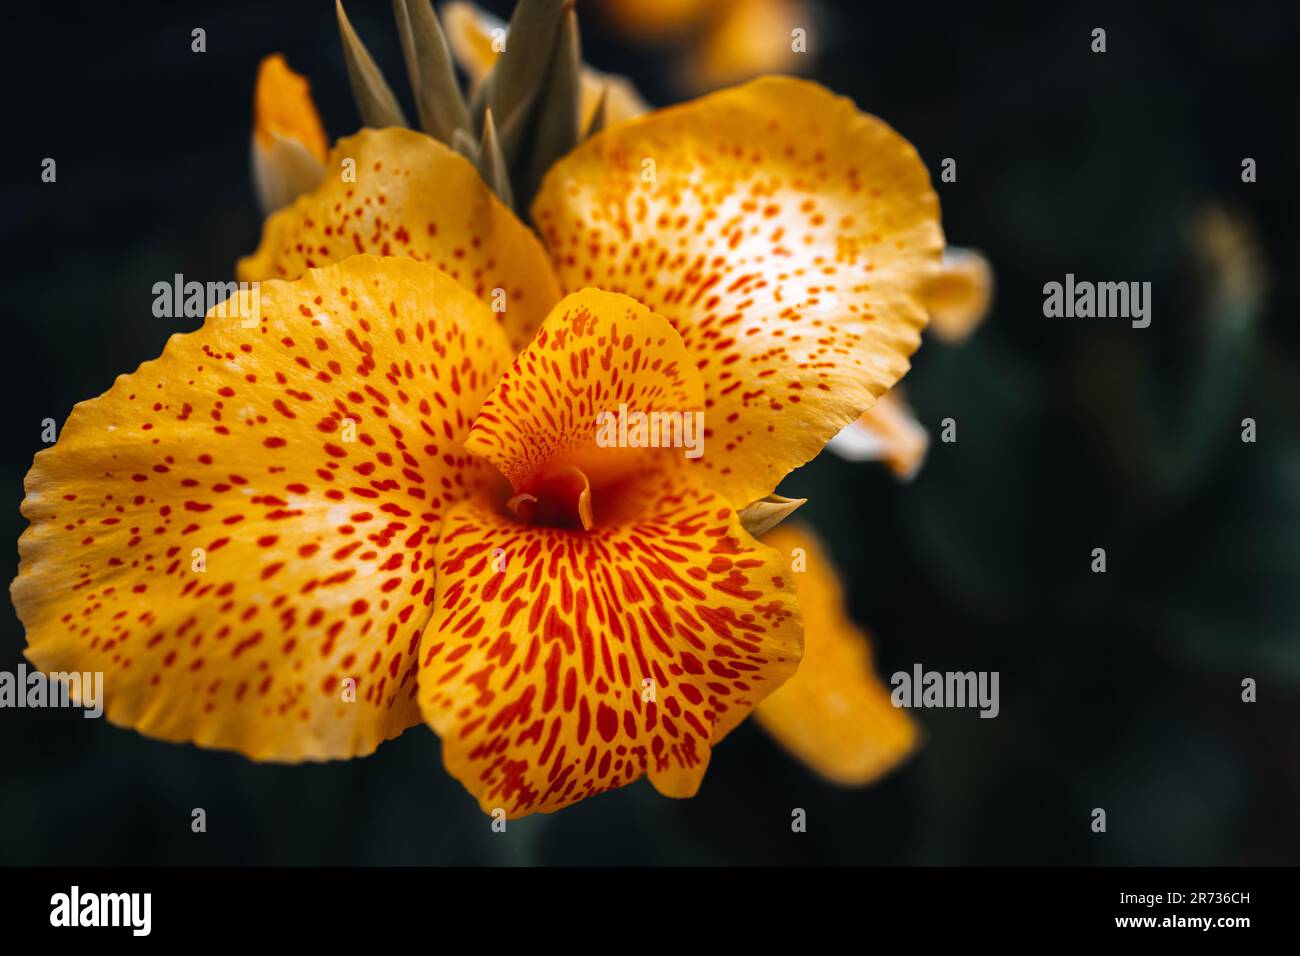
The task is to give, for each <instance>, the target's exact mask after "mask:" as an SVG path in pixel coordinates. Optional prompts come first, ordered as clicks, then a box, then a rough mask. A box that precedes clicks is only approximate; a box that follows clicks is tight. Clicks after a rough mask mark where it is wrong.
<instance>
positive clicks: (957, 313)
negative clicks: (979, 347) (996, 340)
mask: <svg viewBox="0 0 1300 956" xmlns="http://www.w3.org/2000/svg"><path fill="white" fill-rule="evenodd" d="M992 299H993V267H992V266H990V265H989V261H988V260H987V259H985V258H984V256H982V255H981V254H980V253H978V252H976V251H975V250H974V249H960V248H957V247H955V246H950V247H949V248H948V249H947V250H946V251H945V252H944V256H943V262H942V264H941V265H940V267H939V272H938V273H937V274H936V275H935V276H934V277H933V278H932V279H931V280H930V283H929V285H928V286H927V287H926V290H925V307H926V309H927V310H928V311H929V313H930V329H931V331H932V332H934V334H935V335H936V336H938V337H939V338H940V339H942V340H943V341H945V342H960V341H962V340H963V339H965V338H966V337H967V336H969V335H970V334H971V333H972V332H974V331H975V329H976V328H977V327H978V326H979V325H980V323H981V322H983V321H984V317H985V316H986V315H988V311H989V303H990V302H991V301H992Z"/></svg>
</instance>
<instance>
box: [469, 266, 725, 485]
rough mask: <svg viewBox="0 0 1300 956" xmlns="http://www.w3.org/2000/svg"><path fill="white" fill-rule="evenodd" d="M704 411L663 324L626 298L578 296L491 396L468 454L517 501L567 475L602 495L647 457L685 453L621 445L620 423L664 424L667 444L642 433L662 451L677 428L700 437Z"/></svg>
mask: <svg viewBox="0 0 1300 956" xmlns="http://www.w3.org/2000/svg"><path fill="white" fill-rule="evenodd" d="M703 405H704V387H703V385H702V384H701V383H700V375H699V372H697V371H696V370H695V366H694V365H693V364H692V363H691V361H690V358H689V357H688V356H687V354H686V350H685V348H683V346H682V340H681V337H680V336H679V335H678V334H677V332H676V331H674V329H673V327H672V325H670V324H669V322H668V320H667V319H665V318H663V316H659V315H655V314H654V313H653V312H651V311H650V310H649V309H647V308H646V307H645V306H643V305H641V304H640V303H639V302H637V301H636V300H635V299H631V298H628V297H627V296H625V295H617V294H615V293H612V292H601V291H600V290H599V289H584V290H583V291H581V292H576V293H574V294H573V295H570V296H566V297H565V298H564V299H563V300H562V301H561V302H560V303H559V305H557V306H556V307H555V308H554V309H552V310H551V314H550V315H549V316H547V318H546V321H545V322H544V323H543V324H542V327H541V328H540V329H539V330H538V331H537V336H536V337H535V338H534V339H533V341H532V343H531V344H529V346H528V347H527V348H526V349H524V350H523V352H522V353H520V355H519V357H518V358H516V359H515V361H514V364H513V365H512V366H511V367H510V368H509V369H508V370H507V371H506V373H505V375H503V376H502V377H501V380H500V381H499V382H497V384H496V386H495V387H494V388H493V389H492V391H491V392H490V393H489V394H488V398H487V401H486V402H484V403H483V409H482V411H480V412H479V415H478V418H477V419H476V420H475V421H474V427H473V428H472V429H470V433H469V437H468V438H467V439H466V441H465V447H466V448H467V449H469V450H470V451H472V452H474V453H475V454H478V455H481V456H483V457H484V458H486V459H487V460H488V461H490V462H492V463H493V464H494V465H496V466H497V468H499V469H500V470H501V473H502V474H503V475H505V476H506V478H508V479H509V480H510V483H511V485H512V486H513V487H514V490H515V493H516V494H517V495H519V494H535V493H536V492H537V490H538V487H539V485H541V484H543V483H545V482H546V481H548V480H549V479H550V478H552V477H553V476H555V475H556V474H557V473H559V472H563V471H565V470H566V469H577V470H578V471H580V472H581V473H582V474H584V475H585V476H586V477H587V479H589V480H590V483H591V485H592V486H594V487H597V488H598V487H600V486H602V485H606V484H609V483H610V482H611V481H613V480H615V479H617V478H619V477H622V476H624V475H627V474H629V473H630V472H632V471H633V470H636V469H638V468H644V467H645V465H646V459H647V458H648V457H651V456H658V457H660V458H663V457H665V456H671V457H673V458H681V457H683V454H684V452H685V450H686V449H685V448H672V447H653V446H650V445H648V444H644V443H642V442H640V441H635V444H636V445H638V446H639V447H626V446H625V445H622V446H621V442H620V441H619V439H620V438H621V435H620V434H618V423H619V421H620V419H621V420H622V421H624V422H627V421H628V420H629V419H631V418H633V417H634V416H635V415H636V414H638V413H639V414H642V415H645V416H646V418H647V419H648V420H650V421H654V422H657V423H658V424H667V425H668V426H669V428H668V434H667V435H666V436H664V435H661V431H660V429H659V428H658V427H656V428H654V429H647V430H646V435H645V436H644V437H646V438H653V440H654V441H655V444H656V446H658V445H661V444H665V443H666V440H667V439H671V438H673V437H674V433H673V431H672V427H671V426H672V425H673V423H674V421H675V423H676V426H677V431H676V433H675V435H676V436H679V437H681V438H682V439H683V440H684V439H685V438H686V437H688V434H689V435H695V434H697V432H696V430H695V427H694V425H695V422H696V421H697V420H698V419H699V418H700V417H701V415H700V413H699V410H700V409H701V408H703ZM683 425H685V426H686V427H687V428H688V429H689V430H690V431H689V433H687V432H684V431H683ZM700 431H702V429H701V430H700ZM629 432H630V433H631V435H632V437H633V439H634V440H635V439H637V437H638V436H637V435H636V433H635V431H633V430H629ZM650 432H653V435H651V434H650ZM661 437H663V438H665V442H663V443H661V442H660V438H661ZM701 437H702V436H701ZM610 439H614V442H611V440H610Z"/></svg>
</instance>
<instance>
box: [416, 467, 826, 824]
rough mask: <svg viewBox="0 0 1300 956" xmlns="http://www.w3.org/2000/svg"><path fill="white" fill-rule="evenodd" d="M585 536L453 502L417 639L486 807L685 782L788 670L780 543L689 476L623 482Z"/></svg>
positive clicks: (424, 696)
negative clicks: (431, 602)
mask: <svg viewBox="0 0 1300 956" xmlns="http://www.w3.org/2000/svg"><path fill="white" fill-rule="evenodd" d="M620 491H621V494H620V495H619V496H618V498H617V507H616V508H615V509H614V511H612V512H610V513H608V514H606V516H605V517H604V519H603V520H602V521H599V522H598V523H597V525H596V527H595V528H594V529H593V530H591V531H586V532H584V531H563V530H557V529H553V528H546V527H539V526H530V525H522V524H518V523H516V522H515V521H514V520H513V519H512V518H511V517H509V516H507V515H504V514H503V513H502V511H501V510H500V509H499V508H498V507H495V506H494V505H493V504H492V503H490V502H488V501H485V500H482V499H472V500H469V501H466V502H463V503H461V504H459V505H457V506H456V507H455V508H453V509H452V510H451V511H450V512H449V514H448V516H447V519H446V521H445V523H444V526H443V534H442V536H441V538H440V540H439V542H438V545H437V547H436V551H435V555H436V561H437V571H436V585H437V598H436V600H435V607H434V613H433V618H432V620H431V621H430V622H429V626H428V628H427V629H426V630H425V633H424V639H423V641H422V643H421V645H420V707H421V709H422V710H423V712H424V716H425V719H426V720H427V721H428V722H429V724H430V725H431V726H432V727H433V728H434V730H436V731H437V732H438V735H439V736H440V737H442V745H443V759H444V761H445V763H446V765H447V769H448V771H449V772H450V773H451V774H453V775H454V776H455V777H456V778H457V779H459V780H460V781H461V782H462V783H463V784H464V785H465V786H466V787H467V788H468V789H469V790H470V792H471V793H473V794H474V796H475V797H476V798H477V799H478V801H479V805H480V807H482V809H483V811H484V812H486V813H491V812H492V811H493V810H495V809H496V808H501V809H504V810H505V811H506V813H507V814H508V815H509V816H511V817H518V816H524V815H527V814H529V813H534V812H537V811H542V812H549V811H553V810H558V809H560V808H561V807H564V806H567V805H569V804H571V803H574V802H576V801H578V800H581V799H582V798H584V797H588V796H591V795H593V794H596V793H600V792H603V791H605V790H610V789H613V788H614V787H620V786H624V785H626V784H628V783H631V782H633V781H635V780H637V779H638V778H640V777H641V776H642V775H643V774H644V775H648V776H649V777H650V780H651V782H652V783H653V784H654V785H655V787H656V788H657V789H658V790H659V791H660V792H661V793H664V794H666V795H669V796H675V797H685V796H691V795H693V794H694V793H695V792H696V790H697V789H698V788H699V785H700V781H701V779H702V778H703V775H704V771H705V769H706V767H707V765H708V762H709V753H710V747H711V745H712V744H714V743H716V742H717V741H718V740H720V739H721V738H722V737H723V736H724V735H725V734H726V733H728V732H729V731H730V730H731V729H732V728H733V727H735V726H736V724H738V723H739V722H740V721H741V720H742V719H743V718H744V717H745V716H746V715H747V714H748V713H749V712H750V711H751V710H752V709H753V707H754V705H755V704H756V703H758V701H760V700H761V699H762V698H763V697H765V696H766V695H767V694H769V693H770V692H771V691H772V690H773V689H775V688H776V687H777V686H779V685H780V684H781V682H782V681H784V680H785V679H786V678H787V677H789V676H790V675H791V674H792V673H793V672H794V669H795V667H796V665H797V663H798V660H799V656H800V653H801V650H802V625H801V624H800V618H799V612H798V606H797V605H796V603H795V601H794V595H793V588H792V585H791V583H790V580H789V575H788V573H787V572H786V570H785V564H784V561H783V560H782V558H781V556H780V555H779V554H778V553H777V552H775V551H773V550H772V549H770V548H767V547H766V546H764V545H762V544H759V543H758V542H756V541H754V539H753V538H751V537H750V536H749V535H748V534H747V533H746V532H745V531H744V530H743V529H742V528H741V527H740V523H739V520H738V519H737V517H736V515H735V513H734V512H733V511H732V510H731V509H729V508H727V507H726V506H725V505H724V504H723V502H722V501H721V500H720V499H719V498H718V497H717V496H716V495H714V494H712V493H711V492H707V491H704V490H702V489H700V488H699V487H697V486H696V485H695V484H694V479H693V478H689V477H686V476H684V475H683V473H682V472H681V471H678V472H677V473H676V477H674V478H668V477H666V476H658V475H651V476H645V477H640V478H638V479H636V480H635V482H634V483H633V485H631V486H628V485H624V486H622V487H621V488H620Z"/></svg>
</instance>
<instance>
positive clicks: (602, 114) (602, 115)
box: [580, 83, 609, 142]
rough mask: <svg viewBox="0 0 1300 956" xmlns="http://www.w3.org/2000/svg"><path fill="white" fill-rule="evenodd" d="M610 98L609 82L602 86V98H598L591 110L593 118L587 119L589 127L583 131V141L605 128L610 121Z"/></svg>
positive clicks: (581, 139)
mask: <svg viewBox="0 0 1300 956" xmlns="http://www.w3.org/2000/svg"><path fill="white" fill-rule="evenodd" d="M608 100H609V84H608V83H606V84H604V85H603V86H601V88H600V99H598V100H596V108H595V109H594V110H592V112H591V119H590V120H588V121H587V128H586V129H585V130H583V131H582V136H581V138H580V141H581V142H586V141H587V140H589V139H591V138H592V137H593V136H595V135H596V134H597V133H599V132H601V131H602V130H604V128H605V124H606V123H607V122H608V110H607V109H606V106H605V104H606V102H607V101H608Z"/></svg>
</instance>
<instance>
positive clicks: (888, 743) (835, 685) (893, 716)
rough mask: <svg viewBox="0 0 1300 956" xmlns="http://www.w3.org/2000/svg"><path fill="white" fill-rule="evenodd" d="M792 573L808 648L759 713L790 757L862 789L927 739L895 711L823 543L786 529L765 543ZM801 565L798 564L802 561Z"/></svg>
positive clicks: (791, 526) (905, 715)
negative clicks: (848, 609) (847, 609)
mask: <svg viewBox="0 0 1300 956" xmlns="http://www.w3.org/2000/svg"><path fill="white" fill-rule="evenodd" d="M763 544H765V545H768V546H770V547H773V548H775V549H776V550H778V551H779V552H780V553H781V554H782V555H784V556H785V557H786V558H787V559H788V560H791V565H792V567H796V568H797V567H802V568H803V570H802V571H798V572H795V573H794V574H792V575H791V576H792V577H793V579H794V584H795V587H796V589H797V590H798V595H799V608H800V610H801V611H802V612H803V619H804V628H805V635H806V636H805V646H804V656H803V660H802V662H800V664H799V671H798V673H796V674H795V675H794V677H792V678H790V679H789V680H788V681H786V682H785V683H784V684H782V685H781V687H779V688H778V689H777V691H776V693H774V694H772V696H770V697H768V698H767V699H766V700H764V701H763V703H762V704H760V705H759V707H758V709H757V710H756V711H755V714H754V716H755V718H756V719H757V720H758V722H759V723H760V724H762V725H763V727H765V728H766V729H767V731H768V732H769V733H770V734H771V735H772V736H773V737H775V738H776V739H777V740H778V741H780V742H781V743H782V744H783V745H784V746H785V748H786V749H787V750H789V751H790V752H791V753H792V754H794V755H795V756H796V757H798V758H799V759H800V760H802V761H803V762H804V763H805V764H807V765H808V766H809V767H811V768H812V769H813V770H815V771H816V772H817V773H819V774H821V775H822V776H823V777H825V778H827V779H828V780H831V781H833V782H835V783H839V784H842V785H845V786H861V785H863V784H867V783H870V782H871V781H873V780H875V779H877V778H878V777H881V776H883V775H884V774H886V773H888V772H889V771H890V770H892V769H893V768H894V767H895V766H896V765H897V764H898V763H899V762H900V761H901V760H903V759H904V758H905V757H906V756H907V755H908V754H910V753H911V752H912V750H913V749H914V748H915V747H916V746H917V743H918V741H919V737H920V734H919V732H918V730H917V727H916V723H915V722H914V721H913V720H912V717H911V715H910V714H908V713H907V711H905V710H900V709H899V708H897V707H895V706H894V705H893V703H892V701H890V699H889V689H888V687H886V685H885V684H884V683H883V682H882V681H881V680H880V678H879V677H877V676H876V672H875V670H874V668H873V667H872V661H871V644H870V641H869V640H868V638H867V635H866V634H864V633H863V632H862V630H861V629H860V628H859V627H858V626H857V625H856V624H854V623H853V621H852V620H850V619H849V617H848V615H847V614H846V613H845V611H844V597H843V594H842V593H841V591H840V584H839V580H838V577H837V573H836V570H835V566H834V565H833V564H832V563H831V560H830V556H829V555H828V554H827V552H826V551H825V549H824V548H823V547H822V544H821V541H820V540H818V538H817V537H816V536H815V535H814V534H813V533H812V532H811V531H810V530H809V529H807V528H806V527H804V526H801V525H798V524H795V523H786V524H783V525H781V526H780V527H778V528H775V529H774V530H772V531H769V532H768V533H767V534H765V535H763ZM795 559H797V561H796V560H795Z"/></svg>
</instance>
